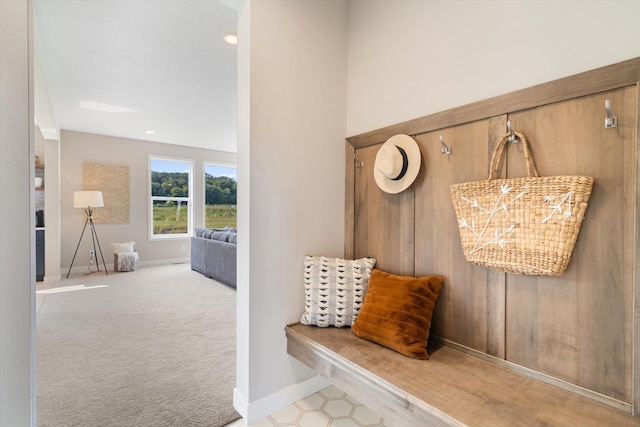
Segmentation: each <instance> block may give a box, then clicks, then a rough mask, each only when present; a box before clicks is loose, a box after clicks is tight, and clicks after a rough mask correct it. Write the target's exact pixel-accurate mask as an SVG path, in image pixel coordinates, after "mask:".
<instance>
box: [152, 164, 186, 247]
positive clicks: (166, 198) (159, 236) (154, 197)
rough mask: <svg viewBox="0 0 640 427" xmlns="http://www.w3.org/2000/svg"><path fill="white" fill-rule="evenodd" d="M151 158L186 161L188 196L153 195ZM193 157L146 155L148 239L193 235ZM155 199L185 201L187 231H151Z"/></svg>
mask: <svg viewBox="0 0 640 427" xmlns="http://www.w3.org/2000/svg"><path fill="white" fill-rule="evenodd" d="M153 160H161V161H172V162H180V163H186V164H188V165H189V172H188V173H189V180H188V181H189V196H188V197H169V196H153V195H152V187H151V185H152V181H151V172H152V170H151V163H152V161H153ZM193 164H194V160H193V159H186V158H181V157H173V156H162V155H155V154H150V155H149V156H148V162H147V182H148V183H147V191H148V197H147V200H148V224H149V226H148V229H147V231H148V238H149V241H160V240H178V239H185V238H189V237H191V236H192V235H193V203H194V198H193ZM155 200H159V201H162V200H164V201H167V200H174V201H179V202H183V201H186V202H187V232H186V233H173V234H155V233H154V232H153V202H154V201H155Z"/></svg>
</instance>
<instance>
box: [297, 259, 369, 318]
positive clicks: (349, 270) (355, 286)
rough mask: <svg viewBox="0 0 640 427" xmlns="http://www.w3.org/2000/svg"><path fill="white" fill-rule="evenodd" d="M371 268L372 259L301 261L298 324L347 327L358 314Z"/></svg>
mask: <svg viewBox="0 0 640 427" xmlns="http://www.w3.org/2000/svg"><path fill="white" fill-rule="evenodd" d="M375 264H376V260H375V258H360V259H356V260H346V259H342V258H327V257H322V256H307V257H305V260H304V288H305V312H304V313H303V314H302V316H301V317H300V323H302V324H303V325H315V326H320V327H327V326H336V327H343V326H351V324H352V323H353V321H354V320H355V319H356V317H357V316H358V313H359V312H360V307H361V306H362V302H363V300H364V296H365V293H366V292H367V286H368V283H369V276H370V275H371V270H372V269H373V267H374V266H375Z"/></svg>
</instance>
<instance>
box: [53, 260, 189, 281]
mask: <svg viewBox="0 0 640 427" xmlns="http://www.w3.org/2000/svg"><path fill="white" fill-rule="evenodd" d="M190 262H191V258H171V259H156V260H150V261H140V267H153V266H156V265H169V264H186V263H190ZM92 268H94V269H95V265H94V266H93V267H92ZM103 270H104V265H103V264H102V263H100V271H103ZM88 271H89V266H88V265H81V266H76V267H73V268H72V269H71V274H78V273H87V272H88ZM107 271H108V272H109V273H111V272H113V263H111V264H107ZM67 272H69V267H66V268H64V275H62V277H65V278H66V277H67ZM60 277H61V276H58V281H59V280H60ZM51 280H52V281H54V280H53V278H52V279H51ZM44 281H45V282H46V281H47V278H46V277H45V278H44Z"/></svg>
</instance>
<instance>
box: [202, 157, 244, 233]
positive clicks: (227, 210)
mask: <svg viewBox="0 0 640 427" xmlns="http://www.w3.org/2000/svg"><path fill="white" fill-rule="evenodd" d="M237 176H238V174H237V170H236V168H235V167H234V166H224V165H216V164H212V163H205V164H204V187H205V188H204V226H205V227H208V228H222V227H232V228H236V225H237V211H238V196H237V179H238V178H237Z"/></svg>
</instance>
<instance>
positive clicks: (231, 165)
mask: <svg viewBox="0 0 640 427" xmlns="http://www.w3.org/2000/svg"><path fill="white" fill-rule="evenodd" d="M207 166H219V167H223V168H234V169H235V170H236V184H237V182H238V165H237V164H234V163H227V162H220V161H213V160H203V161H202V226H203V227H206V226H207ZM236 206H237V201H236ZM236 219H237V213H236Z"/></svg>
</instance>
